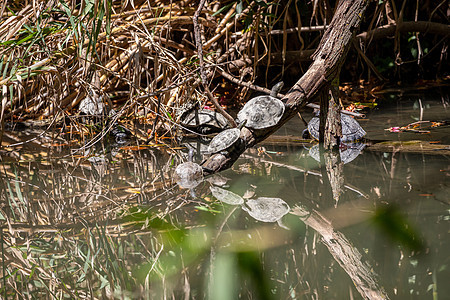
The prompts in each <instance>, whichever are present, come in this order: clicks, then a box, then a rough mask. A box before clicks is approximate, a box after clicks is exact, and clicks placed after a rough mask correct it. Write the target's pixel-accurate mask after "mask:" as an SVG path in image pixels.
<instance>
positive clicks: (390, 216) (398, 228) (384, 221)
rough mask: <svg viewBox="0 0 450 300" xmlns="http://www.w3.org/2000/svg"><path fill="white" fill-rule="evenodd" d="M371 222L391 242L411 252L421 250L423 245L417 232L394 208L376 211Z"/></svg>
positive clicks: (389, 207)
mask: <svg viewBox="0 0 450 300" xmlns="http://www.w3.org/2000/svg"><path fill="white" fill-rule="evenodd" d="M373 221H374V223H375V225H377V226H378V227H379V228H380V229H381V230H382V231H383V232H384V233H385V234H386V235H387V236H389V237H390V238H391V239H392V240H393V241H395V242H397V243H399V244H400V245H402V246H404V247H406V248H407V249H409V250H411V251H416V252H418V251H421V250H423V248H424V246H425V245H424V243H423V241H422V240H421V238H420V236H419V234H418V232H417V231H416V230H415V229H414V227H413V226H412V225H411V224H410V223H409V222H408V220H407V219H406V218H405V217H404V216H403V215H402V214H401V213H400V212H399V210H398V209H397V208H396V207H395V206H392V205H390V206H385V207H382V208H380V209H378V210H377V211H376V214H375V216H374V218H373Z"/></svg>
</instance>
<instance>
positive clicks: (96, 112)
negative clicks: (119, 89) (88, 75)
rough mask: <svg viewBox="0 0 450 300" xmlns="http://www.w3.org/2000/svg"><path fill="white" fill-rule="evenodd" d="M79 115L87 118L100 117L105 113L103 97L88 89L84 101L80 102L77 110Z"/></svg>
mask: <svg viewBox="0 0 450 300" xmlns="http://www.w3.org/2000/svg"><path fill="white" fill-rule="evenodd" d="M78 109H79V110H80V112H81V114H83V115H86V116H88V117H102V116H103V115H104V113H105V111H106V108H105V105H104V104H103V97H102V96H98V95H97V93H96V92H95V91H94V90H93V89H90V90H89V91H88V93H87V95H86V97H85V98H84V99H82V100H81V102H80V106H79V108H78Z"/></svg>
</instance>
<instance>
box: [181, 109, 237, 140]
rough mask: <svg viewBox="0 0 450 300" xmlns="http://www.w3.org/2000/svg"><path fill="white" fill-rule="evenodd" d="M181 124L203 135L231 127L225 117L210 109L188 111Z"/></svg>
mask: <svg viewBox="0 0 450 300" xmlns="http://www.w3.org/2000/svg"><path fill="white" fill-rule="evenodd" d="M180 124H181V125H182V126H184V127H186V128H188V129H190V130H192V131H194V132H197V133H202V134H208V133H215V132H220V131H222V130H224V129H226V128H229V127H230V125H229V123H228V121H227V119H225V117H224V116H222V115H221V114H220V113H217V112H215V111H212V110H209V109H199V110H197V109H196V110H191V111H188V112H187V113H185V114H184V115H183V116H182V117H181V123H180Z"/></svg>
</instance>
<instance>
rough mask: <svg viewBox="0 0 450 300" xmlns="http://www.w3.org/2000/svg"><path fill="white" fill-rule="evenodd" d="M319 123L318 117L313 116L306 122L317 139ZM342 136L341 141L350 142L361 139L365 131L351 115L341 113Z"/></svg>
mask: <svg viewBox="0 0 450 300" xmlns="http://www.w3.org/2000/svg"><path fill="white" fill-rule="evenodd" d="M319 124H320V119H319V117H318V115H317V116H315V117H313V118H312V119H311V121H309V123H308V131H309V133H310V134H311V136H312V137H313V138H314V139H316V140H319ZM341 124H342V138H341V142H352V141H357V140H360V139H362V137H363V136H365V135H366V131H365V130H364V129H363V128H362V127H361V125H359V123H358V121H356V120H355V119H353V118H352V117H350V116H348V115H345V114H342V113H341Z"/></svg>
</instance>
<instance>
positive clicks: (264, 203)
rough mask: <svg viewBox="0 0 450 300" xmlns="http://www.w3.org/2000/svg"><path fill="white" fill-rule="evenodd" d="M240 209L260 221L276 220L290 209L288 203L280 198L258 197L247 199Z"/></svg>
mask: <svg viewBox="0 0 450 300" xmlns="http://www.w3.org/2000/svg"><path fill="white" fill-rule="evenodd" d="M245 205H246V206H243V207H242V209H244V210H245V211H247V212H248V214H249V215H250V216H252V217H253V218H254V219H256V220H258V221H261V222H278V224H279V225H280V226H281V227H283V228H285V227H284V226H283V225H282V224H281V223H280V220H281V218H282V217H283V216H284V215H285V214H287V213H288V212H289V210H290V209H291V208H290V207H289V205H288V204H287V203H286V202H285V201H284V200H282V199H280V198H268V197H259V198H257V199H255V200H253V199H252V200H248V201H247V202H246V203H245Z"/></svg>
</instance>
